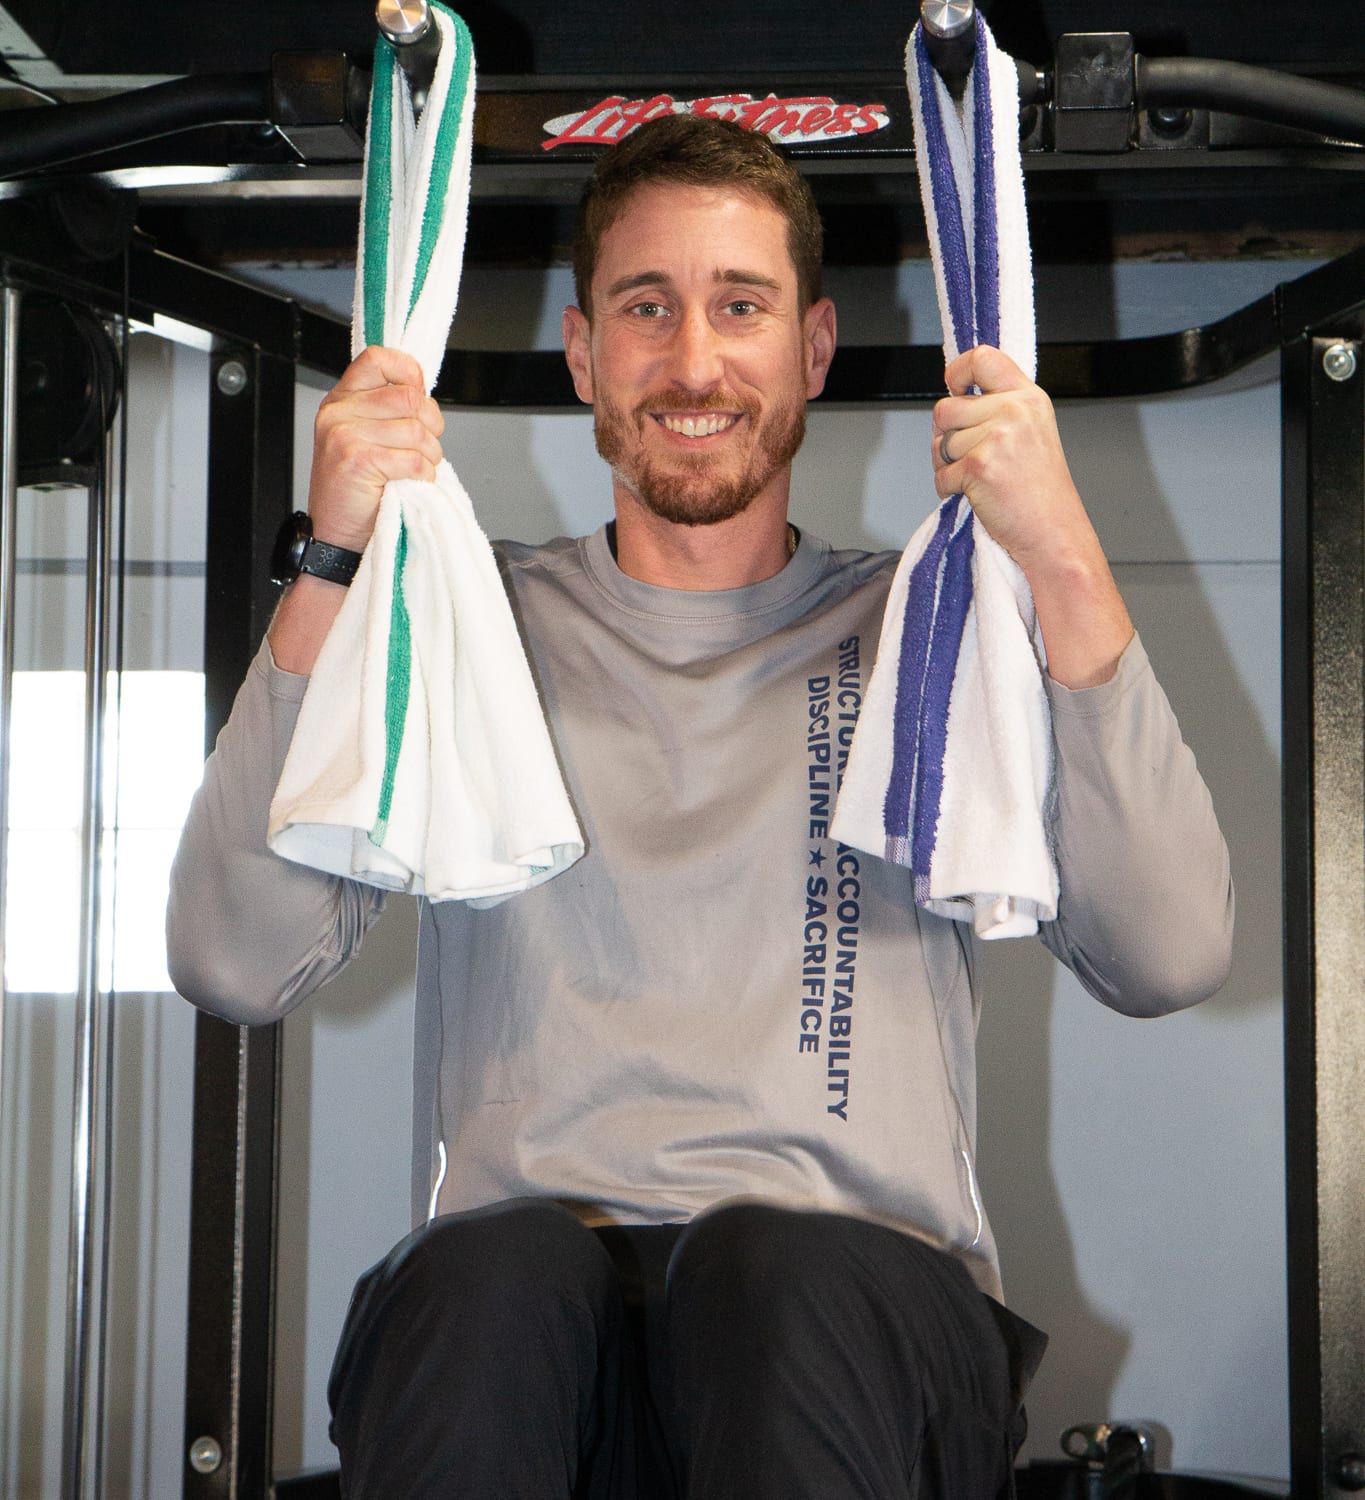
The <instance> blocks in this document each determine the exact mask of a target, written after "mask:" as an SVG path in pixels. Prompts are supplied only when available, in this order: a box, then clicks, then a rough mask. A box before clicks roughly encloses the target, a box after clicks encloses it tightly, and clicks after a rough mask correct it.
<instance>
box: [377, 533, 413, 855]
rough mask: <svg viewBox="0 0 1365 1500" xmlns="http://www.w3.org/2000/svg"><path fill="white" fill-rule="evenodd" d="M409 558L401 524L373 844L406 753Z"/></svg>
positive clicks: (381, 833)
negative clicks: (400, 760)
mask: <svg viewBox="0 0 1365 1500" xmlns="http://www.w3.org/2000/svg"><path fill="white" fill-rule="evenodd" d="M407 555H408V529H407V527H406V525H404V523H403V522H402V520H400V521H399V523H398V544H397V546H396V547H395V548H394V551H393V604H392V606H391V608H390V611H389V669H388V675H387V681H386V683H385V693H384V739H385V745H384V780H383V783H382V784H381V786H380V788H379V813H378V817H377V818H376V821H375V825H374V827H373V828H372V829H370V842H371V843H372V844H382V843H383V842H384V837H385V835H386V834H387V833H388V831H389V810H390V809H391V808H392V806H393V783H394V778H395V777H396V776H397V774H398V757H399V754H400V753H401V752H402V749H403V726H404V724H405V723H406V721H407V717H408V695H409V693H410V691H411V688H412V628H411V624H410V622H409V620H408V606H407V601H406V600H405V599H404V597H403V564H404V562H405V561H406V560H407Z"/></svg>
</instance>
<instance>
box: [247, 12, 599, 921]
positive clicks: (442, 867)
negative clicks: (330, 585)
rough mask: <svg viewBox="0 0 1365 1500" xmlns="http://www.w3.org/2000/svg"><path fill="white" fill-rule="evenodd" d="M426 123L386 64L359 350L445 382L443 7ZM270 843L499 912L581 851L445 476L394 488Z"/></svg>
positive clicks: (465, 112) (450, 235)
mask: <svg viewBox="0 0 1365 1500" xmlns="http://www.w3.org/2000/svg"><path fill="white" fill-rule="evenodd" d="M431 10H432V15H433V19H434V21H435V23H436V25H437V26H438V27H439V29H440V34H441V46H440V52H439V55H438V59H437V63H436V76H435V78H434V79H433V81H432V84H431V87H430V89H429V91H428V93H427V100H426V106H425V108H424V110H423V112H422V115H421V118H420V120H417V119H415V118H414V114H413V108H412V100H411V96H410V94H409V91H408V85H407V82H406V80H405V79H404V77H403V75H402V72H401V71H400V70H399V69H398V68H397V67H396V66H395V63H394V57H393V48H392V46H391V45H390V44H389V43H388V42H387V41H385V40H383V39H382V38H381V40H380V42H379V45H378V48H377V49H376V52H375V69H374V84H373V87H372V91H371V96H370V123H369V132H368V136H367V139H366V145H365V186H364V196H363V199H362V204H361V225H362V228H361V236H360V253H359V256H358V260H357V265H356V312H355V323H354V326H353V329H352V336H351V352H352V353H353V354H359V353H360V351H361V350H362V349H363V348H365V346H366V345H368V344H387V345H389V346H390V347H396V348H399V349H402V350H404V351H405V352H406V353H408V354H411V355H412V356H413V357H414V358H415V359H416V360H417V361H418V363H419V364H420V365H421V366H422V370H423V373H424V374H425V376H426V382H427V388H428V390H430V389H431V387H432V386H434V385H435V384H436V377H437V376H438V374H439V373H440V368H441V361H442V358H443V356H444V354H445V348H446V338H447V334H448V332H449V329H450V322H451V319H452V317H453V316H454V314H455V302H456V298H457V296H458V294H459V285H460V265H461V261H462V258H463V253H464V237H465V220H466V215H467V213H468V206H469V178H470V151H471V143H472V140H473V115H474V49H473V43H472V41H471V40H470V36H469V30H468V28H467V27H466V26H465V24H464V22H463V21H462V20H461V19H460V18H459V17H458V16H457V15H455V14H454V12H452V11H450V10H448V9H447V8H446V7H445V6H443V5H441V4H439V3H436V0H433V3H432V6H431ZM268 837H269V841H270V847H271V848H272V849H274V850H275V852H276V853H277V854H281V855H283V856H284V857H285V858H287V859H292V860H296V861H297V862H299V863H300V864H306V865H312V866H314V867H316V868H318V869H321V870H327V871H330V872H331V873H333V874H337V875H345V876H349V877H350V878H352V879H355V880H362V881H365V882H367V883H369V884H371V885H377V886H382V887H384V888H386V889H393V890H407V891H413V892H415V893H417V894H419V895H426V896H427V897H429V898H430V899H431V900H433V901H445V900H455V899H460V900H468V901H470V902H471V904H474V905H480V904H483V905H491V904H492V903H493V902H494V901H497V900H500V899H502V898H503V897H505V896H508V895H511V894H512V893H513V892H516V891H521V890H524V889H526V888H527V887H528V886H531V885H535V884H537V883H538V882H540V881H542V880H548V879H549V878H550V877H551V876H553V875H556V874H558V873H559V872H560V871H561V870H563V869H565V868H566V867H567V866H568V865H570V864H572V863H573V861H574V860H576V859H577V858H579V856H580V855H581V854H582V853H583V835H582V833H581V831H580V830H579V826H578V821H577V819H576V818H575V816H574V812H573V808H572V807H571V806H570V804H569V799H568V796H567V794H566V792H565V789H564V781H563V778H562V776H561V775H560V771H559V765H558V762H557V760H556V758H555V752H554V747H553V745H552V744H551V742H550V735H549V731H548V729H547V728H546V724H545V716H544V713H543V711H542V709H541V706H540V699H539V696H538V694H537V692H536V686H535V682H534V679H533V678H532V676H531V670H530V667H529V665H528V663H527V660H526V653H525V651H524V650H523V648H522V644H521V637H520V635H519V634H518V632H517V625H516V621H515V620H514V618H513V616H512V609H511V606H510V604H509V603H508V599H507V594H506V591H505V589H504V588H503V585H502V581H501V579H500V577H499V575H498V565H497V561H496V559H495V558H494V556H493V550H492V548H491V547H490V546H489V544H488V539H487V538H486V537H485V536H484V534H483V531H482V529H481V528H480V526H479V523H478V521H477V520H476V519H475V516H474V510H473V507H472V506H471V504H470V502H469V496H468V495H467V494H466V493H465V491H464V488H463V486H462V485H461V484H460V481H459V480H458V479H457V478H456V476H455V471H454V470H453V469H452V468H451V466H450V464H449V463H447V462H446V461H445V460H442V461H441V464H440V466H439V467H438V469H437V471H436V479H435V481H434V482H433V483H430V484H428V483H425V482H423V481H419V480H413V479H400V480H393V481H391V482H390V483H389V484H388V485H387V487H386V488H385V490H384V496H383V499H382V500H381V501H380V505H379V514H378V516H377V517H376V520H375V528H374V535H373V536H372V537H371V538H370V543H369V545H368V546H367V547H366V549H365V555H364V557H363V558H362V559H361V562H360V567H359V569H358V570H357V572H356V575H355V580H354V582H353V583H352V584H351V587H350V591H349V593H348V594H347V596H346V601H345V603H344V604H343V605H342V608H341V613H340V614H339V615H338V616H337V619H336V621H335V622H334V624H333V626H332V629H331V631H330V632H329V634H328V636H327V639H326V641H325V642H324V643H323V647H322V651H321V653H320V654H319V656H318V660H317V664H316V666H315V667H314V669H313V673H312V675H311V677H310V678H309V682H308V688H307V691H306V693H305V695H304V699H303V704H302V707H301V708H300V710H299V717H298V723H297V726H296V728H295V730H294V738H293V740H292V742H291V743H290V746H289V754H288V757H287V758H286V760H285V764H284V770H283V772H282V773H281V776H280V782H279V786H278V787H277V788H276V790H275V797H274V800H273V802H272V804H271V808H270V823H269V830H268Z"/></svg>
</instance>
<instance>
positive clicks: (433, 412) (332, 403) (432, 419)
mask: <svg viewBox="0 0 1365 1500" xmlns="http://www.w3.org/2000/svg"><path fill="white" fill-rule="evenodd" d="M414 419H415V420H416V421H419V422H420V423H421V424H422V426H423V427H425V428H426V429H427V431H428V432H430V433H432V434H433V435H434V436H436V437H440V435H441V433H442V432H444V431H445V417H444V415H443V414H442V412H441V408H440V407H439V406H437V404H436V402H435V401H434V400H433V399H432V397H430V396H428V395H427V394H426V392H425V391H424V390H423V389H422V388H421V387H420V386H415V385H410V384H406V383H405V384H399V385H393V384H385V385H377V386H364V387H359V388H356V387H351V388H350V389H347V388H345V387H342V386H334V387H333V388H332V389H331V390H330V391H329V392H328V393H327V395H326V396H325V397H324V398H323V401H322V404H321V405H320V406H319V407H318V413H317V419H316V424H315V425H316V427H317V430H318V432H319V433H321V432H324V431H326V430H327V429H330V428H336V427H341V426H344V425H346V424H348V423H350V422H361V421H375V420H381V421H382V420H392V421H400V422H401V421H410V420H414Z"/></svg>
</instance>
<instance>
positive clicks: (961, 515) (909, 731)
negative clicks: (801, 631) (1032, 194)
mask: <svg viewBox="0 0 1365 1500" xmlns="http://www.w3.org/2000/svg"><path fill="white" fill-rule="evenodd" d="M906 79H907V84H908V86H909V90H910V101H911V106H912V108H913V110H914V121H915V161H916V165H917V167H918V170H919V181H920V196H921V198H922V200H923V203H924V213H925V219H926V221H927V224H928V229H929V245H930V249H931V252H932V255H933V262H934V276H935V281H936V284H937V288H938V299H939V310H940V313H941V315H942V320H943V336H944V354H945V356H946V358H947V359H948V360H952V359H954V358H955V357H956V356H957V354H958V353H959V352H961V351H962V350H965V349H970V348H973V347H975V346H976V345H978V344H993V345H995V346H996V347H998V348H1000V349H1003V350H1004V352H1005V353H1006V354H1008V355H1009V356H1010V357H1011V358H1012V359H1013V360H1014V361H1015V362H1016V363H1017V364H1018V365H1019V366H1020V367H1021V368H1022V369H1023V370H1024V372H1025V373H1026V374H1027V375H1029V376H1030V378H1032V376H1033V373H1034V371H1035V369H1036V366H1037V359H1036V354H1037V350H1036V344H1035V332H1034V319H1033V278H1032V270H1031V265H1030V258H1029V244H1028V224H1027V219H1026V217H1025V211H1024V185H1023V174H1022V170H1021V166H1020V160H1019V133H1018V117H1019V95H1018V83H1017V75H1016V71H1015V68H1014V64H1013V62H1012V61H1011V59H1010V58H1009V57H1007V56H1005V54H1004V53H1002V52H1001V51H1000V50H999V49H998V48H997V47H996V45H995V42H994V39H993V38H992V37H991V34H990V32H989V30H988V29H987V27H986V24H985V22H984V21H983V20H982V19H981V17H980V15H978V16H977V18H976V53H975V60H974V62H973V66H972V72H971V75H970V77H969V79H968V81H967V87H966V92H965V94H964V96H963V99H962V105H961V108H960V109H959V108H958V107H957V105H955V103H954V101H953V98H952V96H951V95H950V94H949V92H948V89H947V87H946V86H945V85H944V83H943V80H942V79H941V78H940V77H939V76H938V74H937V72H936V71H935V70H934V67H933V64H932V62H931V61H930V59H929V56H928V53H927V52H926V49H925V46H924V41H923V38H922V36H921V34H920V28H919V27H918V26H916V28H915V30H914V32H913V33H912V34H911V37H910V43H909V46H908V48H907V50H906ZM1040 657H1041V642H1040V641H1039V640H1038V637H1037V631H1036V628H1035V620H1034V611H1033V599H1032V596H1031V594H1030V592H1029V587H1028V583H1027V582H1026V580H1025V578H1024V575H1023V573H1022V572H1021V571H1020V570H1019V568H1018V567H1017V566H1016V564H1015V563H1014V561H1013V560H1012V559H1011V558H1010V557H1009V555H1008V554H1007V553H1006V552H1005V550H1004V549H1003V548H1002V547H1000V546H999V545H998V544H997V543H996V542H994V541H993V540H992V539H991V538H990V536H988V535H987V533H986V530H985V527H983V526H981V525H979V524H978V522H977V520H976V518H975V516H974V515H973V513H972V509H971V506H970V505H969V504H968V503H967V500H966V498H965V497H964V496H962V495H954V496H952V497H951V498H949V499H948V500H945V501H944V502H943V504H942V505H941V506H940V507H939V509H938V510H937V511H936V512H935V513H934V514H933V515H931V516H930V517H929V518H928V519H927V520H926V521H925V522H924V524H923V525H922V526H921V527H920V528H919V530H918V531H916V533H915V534H914V536H913V537H911V539H910V543H909V545H908V546H907V547H906V549H905V555H904V556H903V557H902V559H901V562H900V566H899V568H898V569H897V572H896V577H895V580H894V582H893V583H892V586H891V593H890V596H889V598H888V600H887V606H886V615H885V619H884V622H883V625H882V634H881V644H880V647H879V649H878V654H877V666H876V670H875V671H874V673H873V676H872V680H871V682H870V683H869V685H868V692H867V697H866V699H865V701H864V704H863V709H862V714H861V717H860V719H859V723H858V728H857V732H856V734H855V736H854V740H853V745H852V747H851V748H850V751H849V760H848V766H847V769H846V771H845V775H844V778H843V782H842V785H841V788H840V791H839V798H838V805H837V808H836V811H835V817H834V822H833V825H832V827H831V832H832V834H833V835H834V837H835V838H837V839H839V840H840V841H841V842H843V843H846V844H851V845H853V846H854V847H855V848H858V849H865V850H867V851H869V852H870V853H873V854H877V855H881V856H882V857H884V858H886V859H889V860H892V861H894V862H895V863H897V864H901V865H907V866H909V868H910V870H911V871H912V872H913V874H914V880H915V898H916V900H917V901H918V903H919V904H920V905H921V906H923V907H926V908H927V909H928V910H930V911H933V912H936V913H938V914H939V915H942V916H948V917H954V918H958V919H962V920H970V921H971V922H972V923H973V925H974V927H975V930H976V932H977V933H978V935H979V936H981V937H983V938H1000V937H1021V936H1026V935H1027V934H1029V933H1032V932H1035V931H1036V930H1037V926H1038V923H1039V922H1040V921H1049V920H1051V919H1052V918H1053V917H1055V916H1056V914H1057V870H1056V862H1055V860H1054V858H1053V852H1052V846H1051V840H1050V836H1049V827H1050V810H1051V809H1050V804H1051V797H1052V723H1051V715H1050V710H1049V707H1048V700H1047V694H1046V690H1045V688H1044V686H1043V681H1042V665H1041V660H1040Z"/></svg>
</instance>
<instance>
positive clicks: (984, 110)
mask: <svg viewBox="0 0 1365 1500" xmlns="http://www.w3.org/2000/svg"><path fill="white" fill-rule="evenodd" d="M986 47H987V35H986V23H985V21H983V20H982V19H981V12H980V11H977V13H976V61H975V65H974V70H973V71H974V72H975V75H976V76H975V80H974V82H975V89H974V96H975V97H974V103H973V110H972V124H973V127H974V133H975V136H976V151H975V162H974V166H975V168H976V173H975V175H976V192H975V201H976V263H975V265H974V267H973V273H974V274H973V277H972V289H973V291H974V293H975V298H976V319H975V321H976V339H975V342H976V343H978V344H993V345H995V346H996V347H999V344H1000V241H999V237H998V236H999V228H1000V226H999V225H998V224H997V223H996V204H995V119H994V112H993V110H992V108H991V85H990V75H989V64H988V63H987V61H986Z"/></svg>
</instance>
